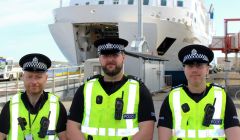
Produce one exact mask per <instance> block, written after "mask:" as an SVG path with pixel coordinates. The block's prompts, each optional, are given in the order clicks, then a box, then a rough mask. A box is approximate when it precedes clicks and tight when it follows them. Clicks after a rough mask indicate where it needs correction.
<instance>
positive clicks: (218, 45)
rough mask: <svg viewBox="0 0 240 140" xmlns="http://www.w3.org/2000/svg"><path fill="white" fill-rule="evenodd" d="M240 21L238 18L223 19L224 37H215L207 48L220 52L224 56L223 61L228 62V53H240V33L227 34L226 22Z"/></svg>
mask: <svg viewBox="0 0 240 140" xmlns="http://www.w3.org/2000/svg"><path fill="white" fill-rule="evenodd" d="M233 21H240V18H232V19H224V36H223V37H219V36H216V37H214V38H213V41H212V44H211V45H210V46H209V48H210V49H211V50H220V51H222V52H223V53H224V54H225V61H228V54H229V53H236V56H237V53H238V52H239V51H240V32H238V33H229V32H228V22H233Z"/></svg>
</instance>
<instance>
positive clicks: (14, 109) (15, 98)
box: [11, 94, 20, 140]
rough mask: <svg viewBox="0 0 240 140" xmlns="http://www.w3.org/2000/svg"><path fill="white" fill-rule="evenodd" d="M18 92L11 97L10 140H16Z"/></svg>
mask: <svg viewBox="0 0 240 140" xmlns="http://www.w3.org/2000/svg"><path fill="white" fill-rule="evenodd" d="M19 96H20V94H17V95H14V96H13V97H12V104H13V105H12V113H14V114H15V115H11V116H12V128H13V129H12V140H18V119H17V118H18V111H19V110H18V103H19Z"/></svg>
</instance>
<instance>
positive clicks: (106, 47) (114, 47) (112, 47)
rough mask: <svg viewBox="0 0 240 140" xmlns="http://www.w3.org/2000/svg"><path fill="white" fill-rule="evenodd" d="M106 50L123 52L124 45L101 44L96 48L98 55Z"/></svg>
mask: <svg viewBox="0 0 240 140" xmlns="http://www.w3.org/2000/svg"><path fill="white" fill-rule="evenodd" d="M106 50H119V51H123V50H124V45H122V44H112V43H107V44H103V45H99V46H98V53H100V52H101V51H106Z"/></svg>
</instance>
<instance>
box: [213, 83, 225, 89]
mask: <svg viewBox="0 0 240 140" xmlns="http://www.w3.org/2000/svg"><path fill="white" fill-rule="evenodd" d="M211 85H212V86H216V87H219V88H222V89H225V87H224V86H223V85H220V84H217V83H211Z"/></svg>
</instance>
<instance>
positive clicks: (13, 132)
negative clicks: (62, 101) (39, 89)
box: [7, 93, 59, 140]
mask: <svg viewBox="0 0 240 140" xmlns="http://www.w3.org/2000/svg"><path fill="white" fill-rule="evenodd" d="M21 94H22V93H18V94H16V95H14V96H13V97H12V98H11V99H10V131H9V134H8V138H7V139H8V140H24V137H25V136H27V135H30V134H31V135H32V136H33V139H34V140H55V138H56V132H55V130H56V125H57V120H58V117H59V98H58V97H57V96H55V95H53V94H51V93H48V100H47V101H46V102H45V104H44V105H43V107H42V108H41V109H40V110H39V112H38V113H37V114H30V113H29V112H28V110H27V108H26V107H25V105H24V103H23V101H22V100H21ZM49 112H50V116H49V118H48V115H49ZM29 114H30V120H31V129H30V122H29ZM36 115H37V117H36V119H35V121H34V118H35V116H36ZM18 117H22V118H25V120H26V122H27V125H26V126H25V128H26V130H24V131H22V129H21V127H20V125H19V122H18ZM42 117H46V118H48V119H49V121H50V123H49V127H48V131H47V135H46V136H45V138H39V137H38V132H39V131H40V121H41V119H42ZM33 121H34V123H33Z"/></svg>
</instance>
